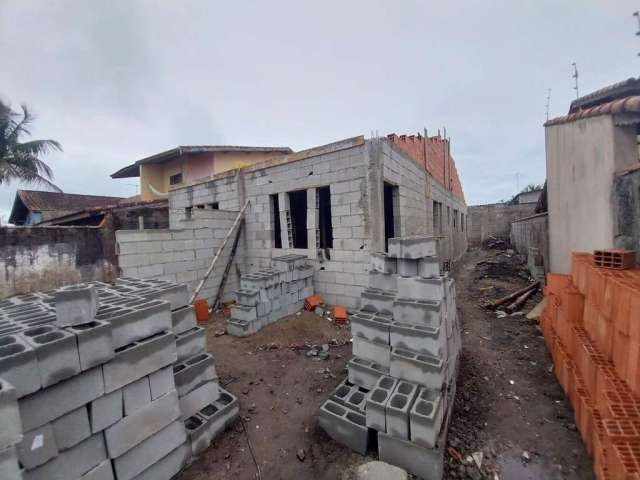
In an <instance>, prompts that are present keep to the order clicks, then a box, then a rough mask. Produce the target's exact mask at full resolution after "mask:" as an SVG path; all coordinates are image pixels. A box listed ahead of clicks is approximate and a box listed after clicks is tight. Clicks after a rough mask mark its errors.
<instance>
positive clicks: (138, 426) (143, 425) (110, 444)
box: [104, 391, 180, 458]
mask: <svg viewBox="0 0 640 480" xmlns="http://www.w3.org/2000/svg"><path fill="white" fill-rule="evenodd" d="M179 417H180V406H179V404H178V394H177V393H176V392H175V391H173V392H171V393H168V394H166V395H164V396H162V397H160V398H158V399H157V400H155V401H153V402H151V403H150V404H148V405H147V406H145V407H143V408H141V409H140V410H137V411H136V412H134V413H133V414H131V415H127V416H125V417H123V418H122V420H120V421H118V422H116V423H115V424H113V425H112V426H110V427H108V428H106V429H105V431H104V436H105V440H106V445H107V452H108V453H109V457H110V458H117V457H119V456H121V455H123V454H124V453H125V452H127V451H129V450H131V449H132V448H133V447H135V446H136V445H138V444H139V443H141V442H143V441H144V440H146V439H147V438H149V437H150V436H151V435H153V434H155V433H156V432H159V431H160V430H162V429H163V428H164V427H166V426H167V425H169V424H170V423H171V422H172V421H174V420H176V419H178V418H179Z"/></svg>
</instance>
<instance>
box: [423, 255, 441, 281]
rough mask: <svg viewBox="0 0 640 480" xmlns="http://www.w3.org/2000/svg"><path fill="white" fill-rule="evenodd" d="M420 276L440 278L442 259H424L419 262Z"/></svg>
mask: <svg viewBox="0 0 640 480" xmlns="http://www.w3.org/2000/svg"><path fill="white" fill-rule="evenodd" d="M418 275H419V276H421V277H423V278H437V277H439V276H440V259H439V258H438V257H423V258H421V259H420V260H418Z"/></svg>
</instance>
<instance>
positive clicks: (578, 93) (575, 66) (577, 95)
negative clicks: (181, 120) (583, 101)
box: [571, 62, 580, 98]
mask: <svg viewBox="0 0 640 480" xmlns="http://www.w3.org/2000/svg"><path fill="white" fill-rule="evenodd" d="M571 65H572V66H573V78H574V80H575V85H574V87H573V89H574V90H575V91H576V98H580V91H579V90H578V65H576V62H573V63H572V64H571Z"/></svg>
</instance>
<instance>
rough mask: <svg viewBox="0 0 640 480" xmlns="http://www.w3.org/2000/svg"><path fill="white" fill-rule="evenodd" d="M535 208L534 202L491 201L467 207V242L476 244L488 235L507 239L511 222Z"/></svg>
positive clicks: (532, 212)
mask: <svg viewBox="0 0 640 480" xmlns="http://www.w3.org/2000/svg"><path fill="white" fill-rule="evenodd" d="M535 208H536V204H535V203H534V204H530V203H529V204H527V203H524V204H516V205H509V204H506V203H493V204H489V205H473V206H471V207H469V222H468V229H469V243H470V244H471V245H474V246H478V245H481V244H482V242H484V241H485V240H487V239H489V238H490V237H495V238H500V239H502V240H508V239H509V234H510V231H511V223H512V222H514V221H516V220H518V219H520V218H525V217H529V216H531V215H533V214H534V211H535Z"/></svg>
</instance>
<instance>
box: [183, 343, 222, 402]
mask: <svg viewBox="0 0 640 480" xmlns="http://www.w3.org/2000/svg"><path fill="white" fill-rule="evenodd" d="M173 372H174V379H175V385H176V389H177V390H178V395H179V396H180V397H182V396H184V395H186V394H187V393H189V392H190V391H192V390H193V389H194V388H196V387H198V386H200V385H201V384H203V383H206V382H212V381H215V379H216V378H217V377H216V369H215V366H214V361H213V356H212V355H211V354H210V353H201V354H199V355H195V356H193V357H191V358H188V359H187V360H185V361H183V362H182V363H179V364H176V365H174V367H173Z"/></svg>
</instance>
